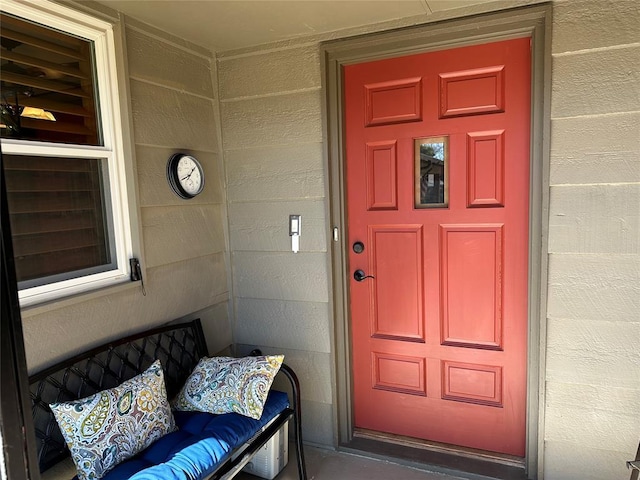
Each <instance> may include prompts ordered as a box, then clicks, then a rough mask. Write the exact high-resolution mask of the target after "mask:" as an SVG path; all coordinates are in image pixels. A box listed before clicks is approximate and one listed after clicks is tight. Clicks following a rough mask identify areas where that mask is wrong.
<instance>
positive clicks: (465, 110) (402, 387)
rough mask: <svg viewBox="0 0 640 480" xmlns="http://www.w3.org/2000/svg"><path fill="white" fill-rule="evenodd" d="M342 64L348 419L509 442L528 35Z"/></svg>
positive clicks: (484, 445) (515, 447)
mask: <svg viewBox="0 0 640 480" xmlns="http://www.w3.org/2000/svg"><path fill="white" fill-rule="evenodd" d="M344 78H345V83H344V99H345V121H346V123H345V125H346V170H347V174H346V177H347V203H348V227H349V232H348V241H349V266H350V275H351V279H350V302H351V304H350V307H351V333H352V354H353V355H352V362H353V389H354V400H355V402H354V410H355V415H354V416H355V426H356V427H357V428H361V429H370V430H375V431H381V432H388V433H391V434H398V435H406V436H410V437H416V438H420V439H426V440H431V441H437V442H444V443H449V444H454V445H459V446H465V447H472V448H478V449H482V450H491V451H495V452H502V453H506V454H512V455H518V456H524V448H525V413H526V376H527V370H526V366H527V363H526V358H527V291H528V290H527V276H528V274H527V265H528V223H529V203H528V202H529V128H530V82H531V80H530V79H531V76H530V41H529V39H528V38H521V39H515V40H508V41H503V42H499V43H491V44H484V45H475V46H469V47H461V48H456V49H452V50H443V51H436V52H429V53H424V54H418V55H412V56H405V57H398V58H393V59H385V60H381V61H376V62H371V63H362V64H356V65H350V66H347V67H345V70H344ZM358 242H360V243H358ZM358 252H359V253H358ZM358 270H360V271H359V272H357V271H358ZM357 274H359V278H358V279H355V278H354V277H353V276H354V275H356V276H358V275H357ZM363 276H365V278H361V277H363Z"/></svg>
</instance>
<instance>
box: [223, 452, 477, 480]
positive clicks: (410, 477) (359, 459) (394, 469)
mask: <svg viewBox="0 0 640 480" xmlns="http://www.w3.org/2000/svg"><path fill="white" fill-rule="evenodd" d="M304 451H305V460H306V465H307V476H308V480H468V479H482V478H487V477H482V476H464V477H462V476H460V477H458V476H451V475H446V474H443V473H436V472H428V471H425V470H418V469H416V468H412V467H407V466H404V465H399V464H396V463H392V462H389V461H384V460H377V459H372V458H366V457H363V456H359V455H354V454H350V453H342V452H336V451H332V450H324V449H321V448H315V447H310V446H305V449H304ZM235 478H236V479H238V480H258V478H259V477H255V476H253V475H249V474H247V473H244V472H243V473H240V475H238V476H237V477H235ZM275 480H298V470H297V466H296V461H295V450H294V446H293V444H291V445H290V446H289V463H288V464H287V466H286V467H285V468H284V470H283V471H282V472H280V474H279V475H278V476H277V477H276V478H275Z"/></svg>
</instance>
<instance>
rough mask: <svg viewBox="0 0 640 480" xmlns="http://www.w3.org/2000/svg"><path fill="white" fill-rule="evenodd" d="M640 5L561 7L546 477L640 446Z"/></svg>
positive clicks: (602, 475) (614, 473)
mask: <svg viewBox="0 0 640 480" xmlns="http://www.w3.org/2000/svg"><path fill="white" fill-rule="evenodd" d="M639 41H640V4H638V2H637V1H636V0H618V1H613V2H601V1H599V0H591V1H571V2H558V3H557V4H555V5H554V14H553V42H552V75H553V82H552V96H551V161H550V214H549V285H548V294H549V298H548V307H547V315H548V320H547V329H548V330H547V371H546V381H547V383H546V408H545V411H546V415H545V434H544V440H545V448H544V451H545V462H544V465H545V468H544V473H545V478H547V479H574V478H575V479H577V478H580V479H592V480H596V479H612V480H613V479H620V480H622V479H626V478H629V471H628V470H627V469H626V467H625V463H624V462H625V460H630V459H632V458H634V455H635V451H636V448H637V446H638V441H639V440H640V437H639V436H640V417H639V416H638V412H639V411H640V69H639V65H640V43H638V42H639Z"/></svg>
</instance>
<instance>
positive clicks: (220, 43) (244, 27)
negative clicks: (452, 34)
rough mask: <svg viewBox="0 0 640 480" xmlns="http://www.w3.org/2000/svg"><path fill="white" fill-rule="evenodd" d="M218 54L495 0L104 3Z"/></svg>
mask: <svg viewBox="0 0 640 480" xmlns="http://www.w3.org/2000/svg"><path fill="white" fill-rule="evenodd" d="M99 3H102V4H104V5H107V6H109V7H111V8H114V9H116V10H120V11H121V12H123V13H125V14H126V15H129V16H131V17H133V18H136V19H138V20H140V21H142V22H145V23H148V24H150V25H153V26H155V27H157V28H160V29H161V30H164V31H167V32H169V33H172V34H174V35H176V36H178V37H181V38H184V39H186V40H189V41H191V42H193V43H195V44H197V45H200V46H203V47H206V48H209V49H211V50H213V51H225V50H233V49H237V48H242V47H248V46H252V45H259V44H263V43H269V42H273V41H277V40H285V39H289V38H294V37H300V36H307V35H313V34H320V33H327V32H333V31H336V30H342V29H345V28H350V27H360V26H364V25H371V24H376V23H381V22H389V21H394V20H396V21H398V20H403V19H405V20H406V19H410V18H415V21H416V22H419V21H420V20H421V17H428V16H433V15H435V16H438V15H441V13H442V12H443V11H444V10H450V9H471V10H473V9H474V7H476V6H477V5H479V4H486V3H505V2H504V1H501V2H495V1H493V0H199V1H194V0H99Z"/></svg>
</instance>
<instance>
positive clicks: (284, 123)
mask: <svg viewBox="0 0 640 480" xmlns="http://www.w3.org/2000/svg"><path fill="white" fill-rule="evenodd" d="M318 51H319V49H318V46H317V45H312V46H309V45H304V44H303V45H300V46H296V47H294V48H285V49H271V50H269V51H266V52H260V51H258V52H255V53H252V54H249V55H247V54H242V55H238V56H233V55H232V56H220V57H219V59H218V62H219V63H218V72H219V73H218V77H219V83H220V115H221V126H222V139H223V148H224V155H225V169H226V173H227V177H226V183H227V187H228V197H227V200H228V207H229V231H230V249H231V255H232V272H233V273H232V275H233V288H234V307H235V314H236V318H235V324H234V339H235V341H236V342H237V348H238V351H244V350H247V351H249V350H250V349H251V348H252V346H254V345H258V346H260V347H261V348H262V349H263V351H265V352H283V353H285V356H286V361H287V363H289V364H290V365H291V366H292V367H293V368H294V369H295V370H296V372H297V373H298V375H299V377H300V381H301V384H302V395H303V402H304V408H303V412H304V413H303V415H304V418H303V425H305V432H304V433H305V439H306V440H307V441H309V442H312V443H317V444H324V445H332V444H333V387H332V385H333V382H332V379H331V371H332V356H331V351H330V332H331V323H330V322H331V320H330V316H329V308H328V302H329V297H328V295H329V292H328V285H329V284H328V278H329V276H330V275H329V271H328V270H327V265H328V257H327V237H326V231H327V225H326V222H327V220H326V219H327V212H326V201H325V178H324V169H323V157H322V142H323V137H322V120H321V99H322V93H321V90H320V86H321V77H320V61H319V56H318ZM294 213H295V214H301V215H302V235H301V239H300V248H301V250H300V252H299V253H297V254H293V253H292V252H291V243H290V238H289V227H288V219H289V214H294Z"/></svg>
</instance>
